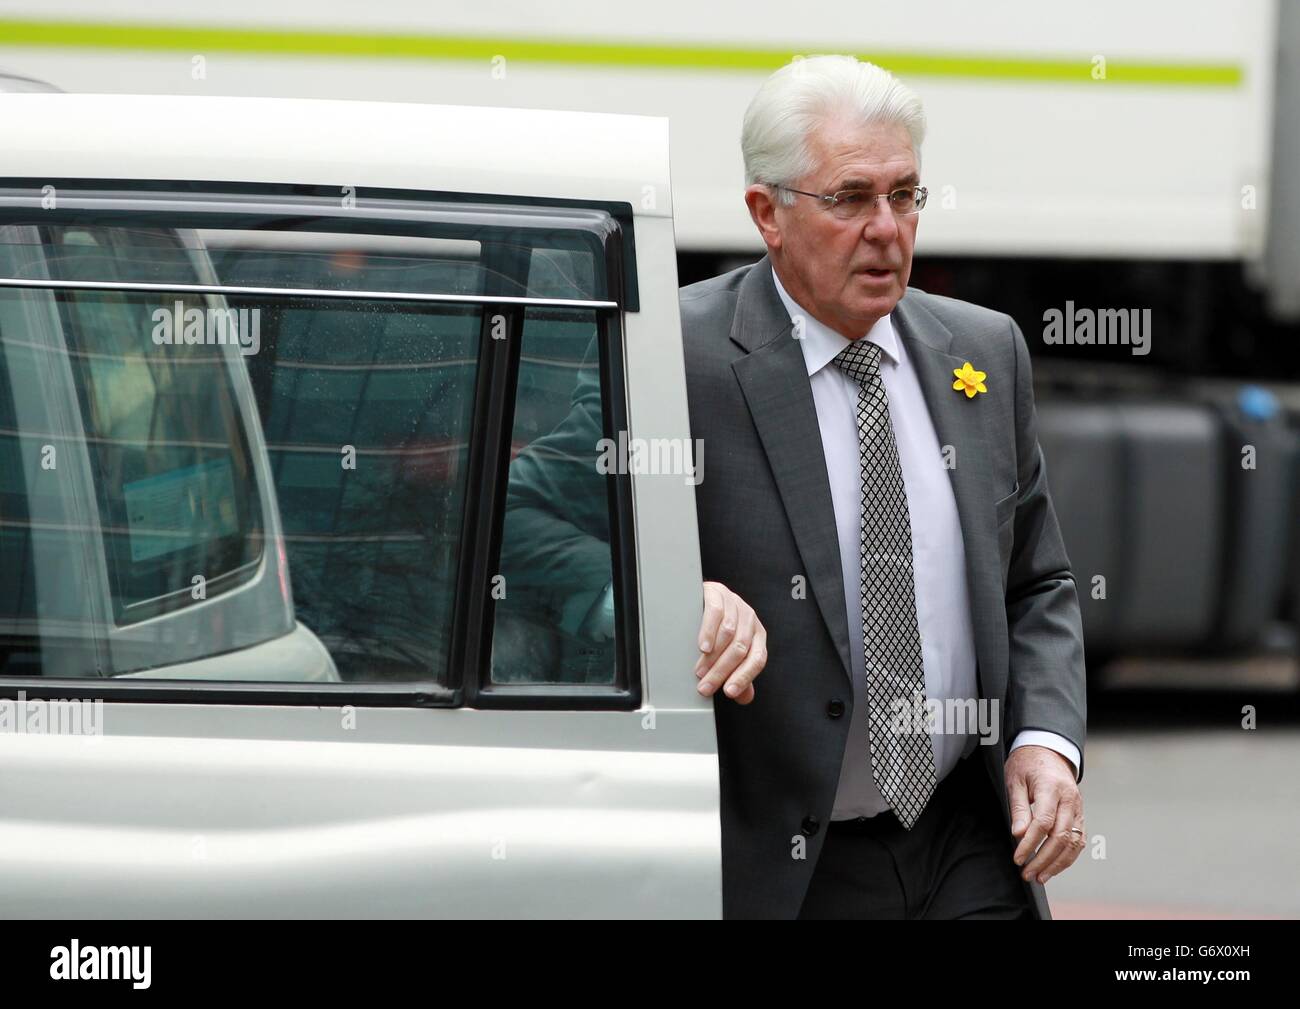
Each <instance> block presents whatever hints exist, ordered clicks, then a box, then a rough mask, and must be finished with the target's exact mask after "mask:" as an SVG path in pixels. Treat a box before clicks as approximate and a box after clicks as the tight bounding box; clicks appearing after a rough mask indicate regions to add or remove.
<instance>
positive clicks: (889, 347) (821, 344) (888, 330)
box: [772, 267, 900, 375]
mask: <svg viewBox="0 0 1300 1009" xmlns="http://www.w3.org/2000/svg"><path fill="white" fill-rule="evenodd" d="M772 280H773V282H774V283H775V284H776V293H777V294H779V295H780V296H781V301H782V302H783V303H784V304H785V309H786V311H787V312H789V313H790V318H791V320H793V319H794V318H795V316H798V315H801V316H803V318H804V330H803V338H802V339H801V340H800V341H799V344H800V346H801V347H802V348H803V359H804V363H805V364H806V365H807V366H808V374H809V375H815V374H816V373H817V372H819V371H821V370H822V369H823V368H825V367H826V365H828V364H830V363H831V362H832V361H833V360H835V355H836V354H838V353H839V352H840V351H841V350H843V349H844V348H845V347H847V346H848V345H849V344H850V343H852V342H853V341H852V340H850V339H848V338H847V337H844V336H841V335H840V334H839V333H837V332H835V330H833V329H831V328H830V327H829V326H827V325H826V324H825V323H823V322H821V321H819V320H818V319H816V318H814V317H813V315H812V313H810V312H807V311H805V310H804V308H803V307H802V306H801V305H800V304H799V303H798V302H797V301H795V300H794V299H793V298H791V297H790V295H789V294H788V293H787V292H786V289H785V287H784V286H782V284H781V278H780V277H778V276H777V275H776V268H775V267H773V268H772ZM864 339H867V340H870V341H871V342H872V343H876V344H879V345H880V349H881V351H882V352H883V353H884V354H885V356H886V357H888V358H889V359H890V360H891V361H893V362H894V363H895V364H897V363H898V362H899V360H900V354H899V348H898V336H897V335H896V334H895V333H894V325H893V323H892V322H890V321H889V316H887V315H886V316H882V317H881V318H880V319H879V320H878V321H877V322H876V324H875V325H874V326H872V327H871V329H869V330H868V331H867V335H866V336H865V337H864Z"/></svg>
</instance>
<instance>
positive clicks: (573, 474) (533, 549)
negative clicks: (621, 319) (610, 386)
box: [500, 341, 611, 634]
mask: <svg viewBox="0 0 1300 1009" xmlns="http://www.w3.org/2000/svg"><path fill="white" fill-rule="evenodd" d="M602 436H603V435H602V421H601V402H600V374H599V369H598V368H597V367H596V357H595V344H594V341H593V345H592V348H591V349H590V350H589V353H588V357H587V360H586V361H585V362H584V364H583V366H582V367H581V368H580V369H579V372H578V380H577V383H576V385H575V388H574V391H573V397H572V400H571V403H570V408H569V412H568V414H567V415H566V416H565V417H564V419H563V420H562V421H561V422H560V423H559V425H558V426H557V427H556V428H555V429H554V430H552V431H551V432H549V433H548V434H545V435H543V436H542V437H540V438H537V439H535V440H534V441H533V442H531V443H530V444H529V445H528V446H527V447H526V448H524V449H523V450H522V451H521V452H520V453H519V455H518V456H517V457H516V458H515V459H514V460H513V461H512V462H511V464H510V479H509V483H508V485H507V490H506V519H505V529H504V533H503V538H502V543H501V565H500V566H501V573H502V574H503V575H504V576H505V580H506V591H507V592H509V591H511V589H521V590H524V591H527V592H541V593H545V594H546V595H548V596H549V597H550V598H553V599H555V600H556V609H557V611H558V622H559V625H560V626H561V627H562V628H563V629H564V630H565V631H566V632H567V633H569V634H576V633H577V631H578V628H579V626H580V625H581V624H582V622H583V619H584V617H586V615H587V613H588V611H589V610H590V609H591V607H592V606H593V605H595V603H596V602H597V601H599V600H600V599H601V597H602V595H603V594H604V590H605V587H606V585H608V584H609V581H610V577H611V563H610V552H609V550H610V548H609V503H608V493H607V478H606V477H605V476H604V475H602V474H601V473H600V471H599V470H598V468H597V461H598V457H599V455H600V452H601V438H602Z"/></svg>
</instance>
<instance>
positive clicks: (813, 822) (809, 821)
mask: <svg viewBox="0 0 1300 1009" xmlns="http://www.w3.org/2000/svg"><path fill="white" fill-rule="evenodd" d="M821 825H822V823H821V821H820V820H819V819H817V817H815V816H805V817H804V818H803V826H802V827H801V828H800V829H801V830H802V831H803V832H804V834H806V835H807V836H808V837H812V836H813V835H814V834H815V833H817V831H818V830H820V829H821Z"/></svg>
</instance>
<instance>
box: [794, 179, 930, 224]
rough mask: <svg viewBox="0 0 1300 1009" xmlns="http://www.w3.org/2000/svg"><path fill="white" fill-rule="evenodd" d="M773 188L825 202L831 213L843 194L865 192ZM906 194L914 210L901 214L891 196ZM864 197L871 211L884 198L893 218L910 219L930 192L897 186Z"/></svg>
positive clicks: (923, 189)
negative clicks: (911, 200)
mask: <svg viewBox="0 0 1300 1009" xmlns="http://www.w3.org/2000/svg"><path fill="white" fill-rule="evenodd" d="M774 188H776V189H784V190H785V191H786V192H789V193H798V194H799V195H800V196H811V197H813V198H814V199H817V200H823V201H825V202H826V205H827V209H829V210H831V211H834V210H835V208H836V207H837V206H838V205H839V204H840V203H842V202H843V200H844V195H843V194H845V193H864V192H865V190H863V189H860V188H856V187H850V188H849V189H837V190H836V191H835V192H833V193H830V194H829V195H828V194H826V193H809V192H806V191H805V190H802V189H795V188H793V187H791V186H783V185H781V184H780V183H775V184H774ZM906 192H911V193H912V194H913V198H914V199H915V200H916V206H915V208H913V209H912V210H906V211H902V212H900V211H898V210H895V209H894V204H893V200H892V197H893V195H894V194H895V193H906ZM866 195H867V196H869V197H870V198H871V201H872V209H873V210H874V209H875V206H876V205H878V204H879V203H880V199H881V197H884V198H885V199H886V200H888V201H889V209H890V210H891V211H892V212H893V214H894V216H895V217H911V216H912V215H914V214H919V213H920V212H921V211H922V210H923V209H925V201H926V200H927V199H928V198H929V196H930V191H929V190H928V189H926V188H925V186H899V187H898V188H897V189H891V190H890V191H889V192H887V193H866ZM861 216H862V215H861V214H854V215H852V216H850V217H841V218H839V220H842V221H852V220H855V219H857V218H858V217H861Z"/></svg>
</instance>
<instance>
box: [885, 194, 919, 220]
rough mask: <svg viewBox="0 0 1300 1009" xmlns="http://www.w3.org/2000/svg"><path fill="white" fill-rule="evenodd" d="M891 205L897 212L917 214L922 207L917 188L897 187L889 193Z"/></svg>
mask: <svg viewBox="0 0 1300 1009" xmlns="http://www.w3.org/2000/svg"><path fill="white" fill-rule="evenodd" d="M889 205H890V206H891V207H893V208H894V213H896V214H915V213H916V212H917V211H918V210H920V209H921V207H920V204H919V202H918V200H917V191H916V190H915V189H895V190H894V191H893V192H892V193H890V194H889Z"/></svg>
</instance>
